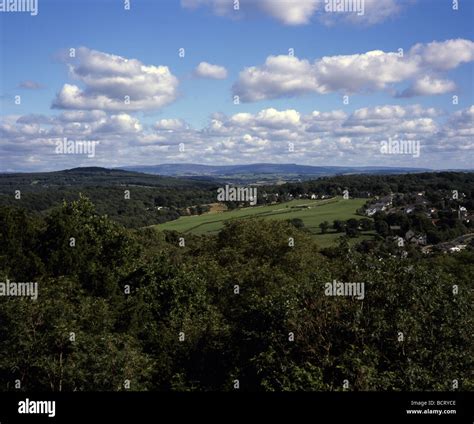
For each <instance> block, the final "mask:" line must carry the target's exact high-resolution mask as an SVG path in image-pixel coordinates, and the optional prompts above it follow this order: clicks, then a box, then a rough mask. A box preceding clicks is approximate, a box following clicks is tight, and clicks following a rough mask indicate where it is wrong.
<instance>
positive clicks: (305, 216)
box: [154, 197, 371, 247]
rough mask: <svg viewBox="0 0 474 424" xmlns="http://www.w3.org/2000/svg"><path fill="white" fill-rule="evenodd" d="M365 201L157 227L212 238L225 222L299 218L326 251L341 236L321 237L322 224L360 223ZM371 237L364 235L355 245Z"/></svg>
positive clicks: (252, 211)
mask: <svg viewBox="0 0 474 424" xmlns="http://www.w3.org/2000/svg"><path fill="white" fill-rule="evenodd" d="M366 201H367V199H348V200H344V199H342V198H340V197H337V198H333V199H328V200H307V199H305V200H292V201H290V202H286V203H280V204H276V205H270V206H254V207H248V208H242V209H237V210H233V211H224V212H218V213H208V214H204V215H193V216H183V217H181V218H179V219H177V220H175V221H169V222H165V223H163V224H159V225H155V226H154V227H155V228H157V229H159V230H175V231H179V232H181V233H194V234H213V233H216V232H218V231H219V230H220V229H221V228H222V226H223V225H224V222H225V221H229V220H234V219H245V218H254V217H260V218H265V219H277V220H287V219H294V218H300V219H301V220H302V221H303V223H304V225H305V227H306V228H307V229H308V230H309V231H310V232H311V234H313V235H314V237H315V238H316V239H317V241H318V243H319V245H320V246H321V247H326V246H330V245H332V244H334V243H335V242H336V240H337V239H338V238H339V237H340V236H341V235H342V234H341V233H333V232H329V233H327V234H321V230H320V228H319V224H320V223H321V222H323V221H328V222H329V223H330V224H332V222H333V221H334V220H336V219H340V220H348V219H350V218H356V219H360V218H362V217H361V216H360V215H356V210H357V209H358V208H360V207H361V206H362V205H364V204H365V202H366ZM370 237H371V234H370V233H364V234H363V235H361V236H360V237H358V238H357V239H354V241H360V240H362V239H364V238H370Z"/></svg>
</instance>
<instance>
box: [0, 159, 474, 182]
mask: <svg viewBox="0 0 474 424" xmlns="http://www.w3.org/2000/svg"><path fill="white" fill-rule="evenodd" d="M163 165H167V166H176V165H179V166H186V165H191V166H196V165H197V166H206V167H214V168H224V167H240V166H262V165H271V166H278V165H281V166H284V165H291V166H302V167H303V166H304V167H311V168H330V169H338V168H341V169H354V170H357V169H374V170H381V171H383V170H400V171H401V174H400V175H402V174H403V171H404V170H405V171H406V173H413V172H416V171H420V172H422V173H437V172H467V173H470V172H474V168H421V167H420V168H416V167H414V168H412V167H403V166H377V165H368V166H364V165H361V166H344V165H334V166H333V165H304V164H298V163H269V162H256V163H241V164H231V165H209V164H201V163H161V164H156V165H127V166H122V167H120V166H119V167H113V168H110V167H106V166H94V165H87V166H77V167H72V168H62V169H53V170H42V171H10V172H9V171H0V175H7V174H37V173H38V174H41V173H45V174H46V173H54V172H64V171H75V170H81V169H92V168H97V169H104V170H109V171H125V172H135V173H143V174H147V172H144V171H139V170H136V169H137V168H154V167H159V166H163ZM127 168H130V169H127ZM131 168H134V169H131ZM150 175H156V176H160V175H161V174H155V173H151V174H150ZM308 175H311V174H308ZM334 175H336V174H334ZM354 175H358V174H354ZM372 175H377V173H374V174H372ZM394 175H395V174H394ZM163 176H170V175H163ZM180 176H182V174H181V175H177V176H176V177H177V178H179V177H180ZM197 176H199V175H197ZM315 178H316V177H315ZM318 178H319V177H318Z"/></svg>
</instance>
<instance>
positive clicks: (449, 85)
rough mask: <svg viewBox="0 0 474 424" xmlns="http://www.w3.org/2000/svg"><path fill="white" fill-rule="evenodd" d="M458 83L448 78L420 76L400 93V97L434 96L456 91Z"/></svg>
mask: <svg viewBox="0 0 474 424" xmlns="http://www.w3.org/2000/svg"><path fill="white" fill-rule="evenodd" d="M455 89H456V84H455V83H454V82H453V81H450V80H448V79H438V78H434V77H432V76H430V75H425V76H423V77H421V78H418V79H417V80H416V81H415V82H414V83H413V85H412V86H411V87H409V88H407V89H406V90H404V91H403V92H402V93H400V95H399V97H414V96H432V95H436V94H446V93H450V92H452V91H454V90H455Z"/></svg>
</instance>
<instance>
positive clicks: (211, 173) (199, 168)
mask: <svg viewBox="0 0 474 424" xmlns="http://www.w3.org/2000/svg"><path fill="white" fill-rule="evenodd" d="M120 169H123V170H127V171H135V172H142V173H146V174H155V175H164V176H179V177H195V176H201V177H214V178H223V177H250V176H252V175H253V176H255V177H258V176H261V177H263V178H265V177H269V176H273V177H280V178H283V179H294V178H302V179H308V178H315V177H322V176H331V175H347V174H404V173H417V172H427V171H430V169H427V168H389V167H379V166H364V167H346V166H310V165H296V164H271V163H255V164H250V165H224V166H215V165H198V164H193V163H177V164H162V165H153V166H126V167H121V168H120Z"/></svg>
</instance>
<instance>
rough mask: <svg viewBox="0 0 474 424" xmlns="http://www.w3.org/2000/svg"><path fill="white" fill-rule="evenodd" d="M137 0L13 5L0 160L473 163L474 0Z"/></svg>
mask: <svg viewBox="0 0 474 424" xmlns="http://www.w3.org/2000/svg"><path fill="white" fill-rule="evenodd" d="M127 3H128V2H124V4H122V2H116V3H113V2H100V3H93V2H91V1H74V0H72V1H68V2H67V4H62V3H60V2H56V1H54V0H42V1H41V2H39V4H38V10H37V11H36V12H37V13H35V14H30V13H24V12H18V13H8V12H5V11H4V13H0V25H1V27H2V36H3V37H2V38H3V41H2V71H3V72H2V76H1V78H0V108H1V118H0V155H1V157H2V163H1V164H0V172H35V171H44V170H47V169H56V170H58V169H66V168H73V167H78V166H103V167H104V166H105V167H124V166H155V165H154V164H156V163H161V164H166V163H195V164H203V165H215V164H219V165H223V166H224V165H237V164H245V163H255V162H256V163H259V162H262V161H269V162H275V163H290V162H294V163H298V164H301V165H307V166H348V167H363V166H384V167H408V168H435V169H466V168H469V167H470V166H471V163H472V162H473V161H472V159H473V158H472V155H471V154H469V152H470V151H471V149H472V147H473V144H472V143H473V139H474V132H473V122H474V84H473V63H474V42H473V38H474V37H473V29H472V25H471V20H472V16H474V3H473V2H459V5H458V7H457V8H455V7H454V5H453V3H452V2H451V0H443V1H435V2H433V1H429V0H402V1H396V0H378V1H375V0H365V2H364V5H365V7H364V10H363V11H360V12H361V13H354V11H352V12H351V11H343V12H333V11H328V10H327V8H325V4H324V3H325V2H324V1H323V0H304V1H301V0H292V1H289V0H282V1H279V2H275V1H270V0H261V1H255V0H240V1H237V2H234V1H233V0H232V1H230V0H212V1H211V0H181V1H178V0H176V1H170V2H158V3H153V2H150V1H146V0H143V1H140V0H137V1H133V2H131V3H129V4H128V6H129V7H128V8H127V7H126V5H127ZM326 3H327V2H326ZM235 4H237V5H238V6H239V7H237V8H236V7H235ZM86 16H87V19H82V18H84V17H86ZM104 16H106V17H107V19H106V20H104V19H103V17H104ZM122 28H125V30H124V31H122V30H119V31H117V29H122ZM400 28H403V30H400ZM196 32H199V37H196V35H195V34H196ZM6 40H9V42H8V43H7V42H6ZM130 163H135V164H139V165H130Z"/></svg>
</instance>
